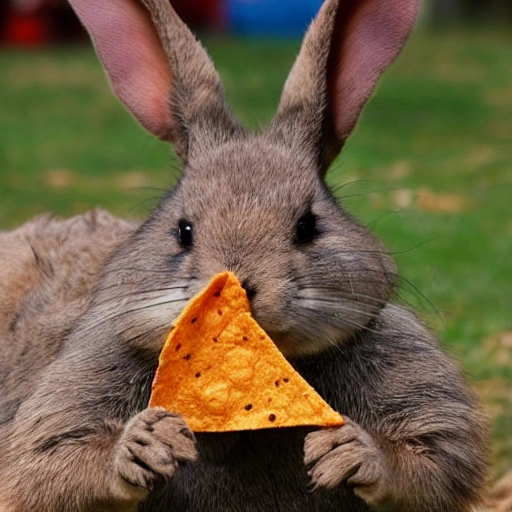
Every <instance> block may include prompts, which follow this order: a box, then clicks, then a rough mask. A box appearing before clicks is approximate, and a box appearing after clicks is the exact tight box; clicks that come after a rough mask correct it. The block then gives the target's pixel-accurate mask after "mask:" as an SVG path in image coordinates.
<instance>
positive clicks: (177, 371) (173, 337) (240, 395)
mask: <svg viewBox="0 0 512 512" xmlns="http://www.w3.org/2000/svg"><path fill="white" fill-rule="evenodd" d="M149 405H150V406H152V407H155V406H162V407H165V408H166V409H168V410H170V411H172V412H176V413H179V414H181V415H182V416H183V418H184V419H185V421H186V422H187V423H188V425H189V426H190V428H191V429H192V430H194V431H195V432H226V431H233V430H255V429H261V428H271V427H292V426H299V425H318V426H326V427H331V426H338V425H341V424H342V423H343V419H342V417H341V416H340V415H339V414H338V413H337V412H335V411H334V410H333V409H331V408H330V407H329V405H327V403H326V402H325V401H324V400H323V399H322V398H321V397H320V395H318V393H317V392H316V391H315V390H314V389H313V388H312V387H311V386H310V385H309V384H308V383H307V382H306V381H305V380H304V379H303V378H302V377H301V376H300V375H299V374H298V373H297V372H296V371H295V370H294V369H293V367H292V366H291V365H290V363H288V361H287V360H286V359H285V358H284V356H283V355H282V354H281V352H280V351H279V349H278V348H277V347H276V346H275V345H274V343H273V342H272V340H271V339H270V338H269V337H268V336H267V335H266V334H265V332H264V331H263V329H262V328H261V327H260V326H259V325H258V324H257V323H256V321H255V320H254V319H253V318H252V316H251V313H250V306H249V302H248V300H247V296H246V293H245V291H244V289H243V288H242V287H241V286H240V283H239V282H238V279H237V278H236V276H235V275H234V274H232V273H230V272H223V273H221V274H217V275H216V276H215V277H214V278H213V280H212V281H211V282H210V284H209V285H208V286H207V288H206V289H205V290H204V291H203V292H201V293H200V294H199V295H197V296H196V297H195V298H194V299H193V300H192V301H191V302H190V303H189V305H188V306H187V307H186V308H185V309H184V310H183V312H182V313H181V315H180V316H179V318H178V319H177V321H176V323H175V326H174V328H173V329H172V330H171V332H170V333H169V336H168V337H167V340H166V342H165V345H164V347H163V349H162V352H161V354H160V360H159V366H158V370H157V373H156V376H155V380H154V381H153V390H152V393H151V398H150V402H149Z"/></svg>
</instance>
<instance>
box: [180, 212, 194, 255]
mask: <svg viewBox="0 0 512 512" xmlns="http://www.w3.org/2000/svg"><path fill="white" fill-rule="evenodd" d="M178 238H179V241H180V244H181V245H182V246H183V247H187V248H188V247H192V245H193V243H194V230H193V227H192V222H190V221H188V220H185V219H181V220H180V221H179V222H178Z"/></svg>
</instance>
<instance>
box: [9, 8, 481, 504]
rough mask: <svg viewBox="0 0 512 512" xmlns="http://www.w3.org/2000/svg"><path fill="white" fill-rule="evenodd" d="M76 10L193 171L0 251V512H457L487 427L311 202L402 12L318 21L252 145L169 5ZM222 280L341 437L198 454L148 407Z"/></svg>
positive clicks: (373, 255) (354, 11)
mask: <svg viewBox="0 0 512 512" xmlns="http://www.w3.org/2000/svg"><path fill="white" fill-rule="evenodd" d="M71 3H72V5H73V6H74V8H75V9H76V11H77V13H78V14H79V15H80V16H81V18H82V20H83V21H84V23H85V24H86V26H87V27H88V28H89V30H90V32H91V35H92V37H93V40H94V41H95V44H96V48H97V50H98V54H99V55H100V57H101V59H102V61H103V63H104V65H105V68H106V71H107V74H108V75H109V78H110V81H111V83H112V86H113V88H114V91H115V92H116V93H117V94H118V96H119V97H120V99H121V100H122V101H123V102H124V103H125V104H126V105H127V107H128V108H129V109H130V110H131V111H132V112H133V113H134V115H135V116H136V117H137V119H139V121H140V122H141V123H142V124H143V125H144V126H145V127H146V128H147V129H148V130H150V131H151V132H153V133H154V134H155V135H157V136H159V137H162V138H166V139H169V140H171V141H172V142H173V143H174V144H175V146H176V148H177V151H178V153H179V154H180V156H181V157H182V159H183V161H184V164H185V169H184V173H183V177H182V179H181V181H180V183H179V185H178V186H177V187H176V189H175V190H172V191H170V192H169V193H168V194H166V196H165V197H164V198H163V199H162V201H161V203H160V205H159V206H158V207H157V208H156V209H155V211H154V212H153V213H152V215H151V216H150V218H149V219H148V220H147V221H146V222H144V223H143V224H141V225H140V226H135V225H133V224H130V223H128V222H125V221H122V220H119V219H116V218H114V217H112V216H110V215H108V214H107V213H105V212H93V213H89V214H85V215H83V216H80V217H77V218H75V219H70V220H67V221H60V220H51V219H49V218H39V219H36V220H34V221H32V222H30V223H28V224H26V225H25V226H23V227H21V228H20V229H19V230H17V231H13V232H12V233H3V234H0V254H1V256H2V268H1V269H0V282H1V283H2V285H1V288H0V305H1V309H0V347H1V350H2V353H3V354H5V357H4V358H3V360H2V362H0V372H1V373H0V379H1V380H0V384H1V386H2V394H1V397H0V510H2V511H3V512H21V511H23V512H28V511H36V510H37V511H39V512H64V511H65V512H92V511H134V510H139V511H145V512H157V511H164V510H166V511H167V510H168V511H173V512H203V511H204V510H211V511H212V512H223V511H227V510H229V511H233V512H270V511H277V510H279V511H282V512H297V511H301V512H311V511H317V512H334V511H344V512H358V511H359V512H363V511H369V510H379V511H408V512H427V511H428V512H432V511H436V512H454V511H460V512H464V511H468V510H470V508H471V506H472V505H474V504H475V503H477V502H478V500H479V494H480V491H481V487H482V483H483V479H484V472H485V445H486V428H485V420H484V417H483V415H482V413H481V412H480V409H479V407H478V405H477V403H476V401H475V399H474V397H473V395H472V393H471V392H470V391H469V389H468V388H467V386H466V385H465V383H464V381H463V379H462V377H461V374H460V371H459V369H458V368H457V366H456V365H455V364H454V363H453V362H452V361H451V360H450V359H449V358H448V357H447V356H445V355H444V354H443V352H442V351H441V350H440V348H439V346H438V343H437V341H436V339H435V337H434V336H433V335H432V334H431V333H430V332H429V331H428V330H427V329H426V328H425V327H424V326H423V325H422V323H421V322H420V321H419V320H418V319H417V318H416V316H415V315H414V314H413V313H411V312H409V311H407V310H406V309H404V308H402V307H401V306H398V305H396V304H394V303H393V302H392V297H393V295H394V292H395V285H396V281H397V272H396V268H395V265H394V263H393V261H392V260H391V258H390V257H389V255H388V254H387V252H386V250H385V249H384V247H383V246H382V244H381V243H380V242H379V241H378V240H377V239H375V238H374V237H373V235H372V234H371V233H370V232H369V231H368V230H367V229H366V228H364V227H363V226H361V225H360V224H359V223H358V222H357V221H356V220H355V219H353V218H352V217H351V216H350V215H349V214H348V213H347V212H345V211H344V210H343V209H342V208H341V207H340V206H339V205H338V204H337V203H336V201H335V200H334V198H333V197H332V195H331V194H330V192H329V191H328V189H327V187H326V186H325V184H324V181H323V177H324V175H325V172H326V170H327V168H328V166H329V164H330V163H331V161H332V159H333V158H334V156H335V155H336V154H337V153H338V151H339V150H340V148H341V147H342V145H343V144H344V142H345V139H346V138H347V136H348V134H349V133H350V132H351V130H352V128H353V126H354V124H355V122H356V121H357V117H358V115H359V113H360V111H361V109H362V108H363V106H364V104H365V102H366V100H367V99H368V97H369V95H370V94H371V92H372V90H373V88H374V87H375V86H376V83H377V81H378V79H379V77H380V75H381V73H382V72H383V71H384V69H385V68H386V67H387V66H388V65H389V64H390V63H391V62H392V61H393V60H394V58H395V57H396V55H397V54H398V53H399V51H400V49H401V47H402V46H403V44H404V41H405V39H406V38H407V35H408V34H409V31H410V30H411V28H412V26H413V23H414V19H415V15H416V12H417V4H416V2H415V1H414V0H408V1H407V2H404V1H403V0H386V1H384V0H358V1H356V0H345V1H344V2H342V3H340V2H338V1H337V0H327V1H326V2H325V4H324V6H323V7H322V9H321V11H320V13H319V15H318V16H317V18H316V19H315V21H314V22H313V24H312V26H311V28H310V29H309V31H308V33H307V35H306V38H305V41H304V44H303V46H302V49H301V51H300V53H299V56H298V58H297V61H296V63H295V65H294V67H293V69H292V72H291V74H290V76H289V78H288V81H287V83H286V85H285V88H284V91H283V95H282V98H281V102H280V105H279V108H278V111H277V114H276V116H275V118H274V120H273V122H272V123H271V125H270V126H269V127H268V128H266V129H263V130H261V131H260V132H258V133H248V132H247V131H246V130H245V129H244V128H243V127H241V125H240V124H239V123H238V121H236V119H235V118H234V117H233V115H232V114H231V112H230V111H229V109H228V108H227V106H226V105H225V101H224V96H223V92H222V85H221V83H220V80H219V77H218V75H217V73H216V72H215V69H214V68H213V65H212V63H211V61H210V60H209V59H208V57H207V55H206V53H205V52H204V50H203V49H202V47H201V46H200V45H199V43H197V42H196V41H195V39H194V37H193V36H192V34H191V33H190V32H189V31H188V29H187V28H186V27H185V25H183V23H182V22H181V21H180V20H179V18H178V17H177V16H176V14H175V13H174V11H173V10H172V8H171V7H170V6H169V3H168V2H167V1H166V0H161V1H160V0H144V5H145V8H144V7H143V6H142V5H141V4H139V3H138V1H136V0H109V1H108V2H107V1H105V2H98V1H96V0H94V1H93V0H72V2H71ZM146 8H147V10H146ZM151 20H152V21H151ZM127 27H129V29H130V30H129V33H130V37H129V38H127V37H126V32H125V30H127ZM167 105H168V108H167ZM162 109H164V111H162ZM184 223H185V224H186V225H187V226H189V227H191V229H192V238H191V239H189V240H188V242H187V241H186V240H185V239H184V238H183V236H182V235H183V233H180V230H181V229H183V225H184ZM304 230H306V236H305V235H304ZM301 233H302V234H301ZM224 269H229V270H232V271H233V272H235V273H236V274H237V276H238V277H239V279H240V281H241V282H242V283H243V286H244V287H245V288H246V290H247V293H248V296H249V297H250V299H251V307H252V310H253V314H254V316H255V318H256V319H257V320H258V322H259V323H260V324H261V325H262V327H263V328H264V329H265V330H266V331H267V332H268V333H269V334H270V336H271V337H272V338H273V339H274V341H275V342H276V344H277V346H278V347H279V348H280V349H281V350H282V351H283V353H284V354H285V355H286V356H287V357H288V358H289V359H290V361H291V362H292V364H294V365H295V367H296V368H297V370H298V371H299V372H300V373H301V374H302V375H303V376H304V377H305V378H306V379H307V380H308V381H309V382H310V383H311V384H312V385H313V386H314V387H315V388H316V389H317V390H318V391H319V393H320V394H321V395H322V396H323V397H324V398H325V399H326V400H327V401H328V402H329V403H330V404H331V405H332V406H333V407H334V408H336V409H337V410H339V411H340V412H341V413H342V414H343V415H344V416H345V417H346V418H347V423H346V424H345V425H344V426H343V427H341V428H338V429H320V430H316V431H314V429H307V428H295V429H276V430H268V431H267V430H262V431H255V432H237V433H227V434H202V435H197V436H195V437H194V435H193V434H192V433H191V432H190V430H189V429H188V427H187V426H186V424H185V423H184V422H183V420H182V419H181V418H180V417H178V416H176V415H175V414H172V413H170V412H167V411H163V410H161V409H152V408H147V403H148V397H149V392H150V386H151V381H152V378H153V375H154V372H155V369H156V365H157V360H158V354H159V351H160V349H161V346H162V343H163V340H164V337H165V335H166V332H167V331H168V329H169V325H170V324H171V323H172V321H173V319H174V318H175V317H176V316H177V315H178V314H179V312H180V311H181V310H182V308H183V307H184V305H185V304H186V302H187V301H188V300H189V299H190V298H191V297H192V296H193V295H194V294H195V293H196V292H198V291H199V290H200V289H201V288H202V287H204V286H205V284H206V283H207V282H208V281H209V279H210V278H211V276H212V275H213V274H215V273H217V272H219V271H221V270H224Z"/></svg>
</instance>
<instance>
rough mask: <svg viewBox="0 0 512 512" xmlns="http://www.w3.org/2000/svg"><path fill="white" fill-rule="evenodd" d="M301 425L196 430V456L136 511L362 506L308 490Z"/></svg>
mask: <svg viewBox="0 0 512 512" xmlns="http://www.w3.org/2000/svg"><path fill="white" fill-rule="evenodd" d="M308 431H309V430H308V429H304V428H292V429H278V430H268V431H256V432H247V433H229V434H202V435H198V439H197V440H198V448H199V455H200V456H199V459H198V461H197V462H196V463H194V464H190V465H187V466H183V467H181V468H179V470H178V471H177V472H176V475H175V476H174V477H173V479H172V480H171V481H170V483H169V484H168V485H167V486H166V487H165V488H164V489H162V490H161V491H160V492H158V493H153V494H152V495H151V496H150V498H149V499H148V500H146V502H145V503H144V505H143V506H141V508H140V511H141V512H142V511H143V512H156V511H167V510H169V511H172V512H334V511H336V512H339V511H346V512H349V511H350V512H363V511H366V510H367V509H366V508H365V506H364V505H363V504H362V502H361V501H360V500H358V499H356V498H355V497H354V496H353V494H352V493H350V492H348V491H346V492H343V491H340V490H337V491H321V490H317V491H314V492H313V491H312V490H311V488H310V485H309V478H308V475H307V468H306V467H305V466H304V463H303V460H302V459H303V444H304V437H305V435H306V434H307V432H308Z"/></svg>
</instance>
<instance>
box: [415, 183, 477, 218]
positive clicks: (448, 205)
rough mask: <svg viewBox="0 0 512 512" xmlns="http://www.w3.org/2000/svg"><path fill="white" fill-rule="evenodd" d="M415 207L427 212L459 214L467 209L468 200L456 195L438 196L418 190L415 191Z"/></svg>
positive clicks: (430, 191)
mask: <svg viewBox="0 0 512 512" xmlns="http://www.w3.org/2000/svg"><path fill="white" fill-rule="evenodd" d="M416 206H417V207H418V208H419V209H420V210H425V211H429V212H439V213H460V212H462V211H464V210H465V209H466V208H467V207H468V200H467V199H466V198H465V197H463V196H459V195H457V194H440V193H436V192H432V190H430V189H428V188H419V189H418V190H417V191H416Z"/></svg>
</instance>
